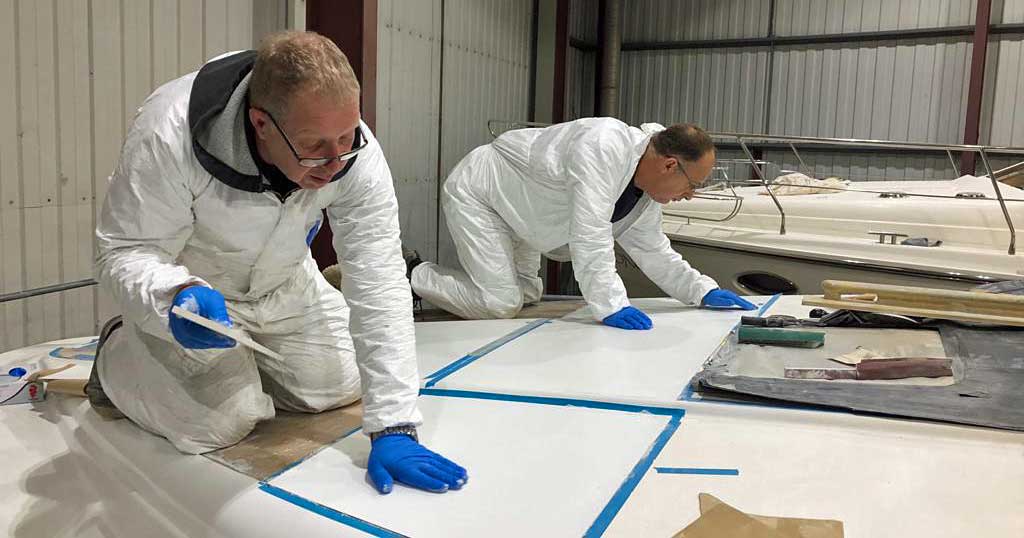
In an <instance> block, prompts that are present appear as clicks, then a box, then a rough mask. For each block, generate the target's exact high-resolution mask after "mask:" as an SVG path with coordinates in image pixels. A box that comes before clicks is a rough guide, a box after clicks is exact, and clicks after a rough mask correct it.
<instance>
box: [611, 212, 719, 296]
mask: <svg viewBox="0 0 1024 538" xmlns="http://www.w3.org/2000/svg"><path fill="white" fill-rule="evenodd" d="M618 242H619V244H620V245H622V248H623V249H625V251H626V253H627V254H629V256H630V257H631V258H633V261H635V262H636V264H637V265H638V266H640V270H641V271H643V273H644V274H645V275H647V277H648V278H650V279H651V281H652V282H654V283H655V284H657V285H658V287H659V288H661V290H662V291H664V292H665V293H667V294H669V295H670V296H671V297H674V298H675V299H677V300H679V301H681V302H683V303H686V304H698V303H700V300H701V299H703V298H704V295H706V294H707V293H708V292H709V291H711V290H713V289H715V288H717V287H718V284H717V283H715V281H714V280H713V279H712V278H711V277H708V276H706V275H702V274H701V273H700V272H699V271H697V270H696V269H694V268H692V267H690V264H689V263H687V262H686V260H684V259H683V257H682V256H680V255H679V253H678V252H676V251H675V250H672V246H671V244H670V243H669V240H668V237H665V233H664V232H663V231H662V229H661V204H657V203H651V204H649V205H648V207H647V208H646V209H645V210H644V212H643V213H641V214H640V216H639V218H637V220H636V222H634V223H633V225H632V226H630V227H629V229H628V230H626V232H625V233H623V234H621V235H620V236H619V237H618Z"/></svg>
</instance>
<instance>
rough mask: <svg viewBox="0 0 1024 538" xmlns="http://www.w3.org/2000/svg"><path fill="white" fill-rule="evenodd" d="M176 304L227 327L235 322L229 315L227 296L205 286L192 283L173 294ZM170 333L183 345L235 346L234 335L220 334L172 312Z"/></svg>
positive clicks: (191, 346)
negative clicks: (225, 298)
mask: <svg viewBox="0 0 1024 538" xmlns="http://www.w3.org/2000/svg"><path fill="white" fill-rule="evenodd" d="M174 306H180V307H182V308H184V309H185V310H188V311H189V312H194V313H196V314H199V315H200V316H203V317H204V318H207V319H212V320H213V321H216V322H217V323H220V324H221V325H224V326H225V327H232V326H234V324H233V323H231V317H229V316H228V309H227V306H226V305H225V304H224V296H223V295H221V294H220V292H219V291H217V290H215V289H212V288H207V287H206V286H189V287H187V288H185V289H183V290H181V291H179V292H178V294H177V295H175V296H174ZM169 317H170V324H171V334H173V335H174V339H175V340H177V341H178V343H179V344H181V345H182V347H185V348H188V349H210V348H229V347H234V346H235V339H234V338H228V337H227V336H221V335H219V334H217V333H215V332H213V331H211V330H210V329H207V328H206V327H202V326H200V325H198V324H195V323H192V322H191V321H189V320H187V319H185V318H182V317H178V316H177V315H175V314H174V313H173V312H171V313H170V316H169Z"/></svg>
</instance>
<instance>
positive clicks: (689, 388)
mask: <svg viewBox="0 0 1024 538" xmlns="http://www.w3.org/2000/svg"><path fill="white" fill-rule="evenodd" d="M779 297H782V294H781V293H776V294H775V295H772V296H771V298H769V299H768V300H767V301H765V303H764V304H763V305H761V308H759V309H758V310H757V315H758V316H763V315H764V313H765V312H767V311H768V309H769V308H771V307H772V305H773V304H775V301H778V300H779ZM739 326H740V324H739V323H737V324H736V326H735V327H733V329H734V330H735V328H736V327H739ZM694 392H695V391H694V388H693V380H692V379H691V380H690V382H689V383H687V384H686V388H684V389H683V392H681V393H680V394H679V398H677V400H683V401H687V402H693V401H697V400H696V399H695V398H694V397H693V393H694Z"/></svg>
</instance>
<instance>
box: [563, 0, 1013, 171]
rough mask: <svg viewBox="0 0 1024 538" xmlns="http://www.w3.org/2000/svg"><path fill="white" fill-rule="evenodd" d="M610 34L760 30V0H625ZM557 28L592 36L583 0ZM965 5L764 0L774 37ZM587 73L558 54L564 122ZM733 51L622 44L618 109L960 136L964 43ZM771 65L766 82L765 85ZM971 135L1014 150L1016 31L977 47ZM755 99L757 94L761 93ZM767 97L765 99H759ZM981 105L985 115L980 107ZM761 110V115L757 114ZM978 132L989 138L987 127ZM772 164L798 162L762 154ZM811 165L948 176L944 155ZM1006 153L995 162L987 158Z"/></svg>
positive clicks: (768, 125)
mask: <svg viewBox="0 0 1024 538" xmlns="http://www.w3.org/2000/svg"><path fill="white" fill-rule="evenodd" d="M625 6H626V7H625V21H624V28H623V41H624V42H640V41H681V40H706V39H723V38H742V37H764V36H767V35H768V20H769V16H768V12H769V6H770V2H769V0H728V1H716V0H699V1H688V2H676V1H672V0H631V1H629V2H627V3H626V5H625ZM572 8H573V10H574V11H570V18H571V21H572V22H571V23H570V35H571V36H572V37H575V38H577V39H582V40H583V41H586V42H590V43H595V42H596V30H597V22H596V12H597V9H598V7H597V2H596V1H595V0H574V2H573V4H572ZM976 8H977V2H976V0H969V1H961V0H777V1H776V6H775V10H776V12H775V15H774V21H775V27H774V33H775V34H776V35H780V36H787V35H818V34H837V33H851V32H869V31H878V30H899V29H914V28H937V27H949V26H968V25H973V24H974V14H975V12H976ZM1021 21H1024V0H1005V1H1004V2H996V6H995V8H994V12H993V15H992V22H993V23H1000V22H1007V23H1010V22H1021ZM595 54H596V53H593V52H582V51H580V50H577V49H573V50H571V51H570V58H573V57H584V58H586V59H587V62H579V63H580V64H583V65H587V66H589V71H587V70H585V69H583V68H580V67H579V65H578V64H573V63H572V62H570V70H569V73H568V78H569V80H570V85H571V86H572V90H571V91H572V93H571V94H570V99H569V101H570V102H573V103H578V105H577V108H578V109H582V110H577V109H574V110H573V111H574V112H575V114H574V116H573V117H582V116H588V115H592V114H593V92H594V90H593V77H594V73H593V69H594V68H593V63H594V62H595ZM768 54H769V52H768V50H767V48H763V47H762V48H743V49H723V48H713V49H689V50H674V51H623V53H622V74H621V84H622V89H621V93H620V99H621V102H620V110H621V117H622V119H623V120H624V121H626V122H628V123H632V124H639V123H643V122H645V121H658V122H662V123H665V124H669V123H675V122H683V121H686V122H695V123H698V124H701V125H703V126H705V127H706V128H708V129H710V130H716V131H747V132H768V133H772V134H792V135H807V136H823V137H844V138H874V139H888V140H910V141H922V142H940V143H942V142H945V143H960V142H961V141H962V140H963V132H964V118H965V112H966V106H967V94H968V86H969V82H970V62H971V54H972V45H971V42H970V41H969V40H966V39H964V38H929V39H920V40H915V41H909V42H908V41H901V42H899V43H896V42H893V41H877V42H864V43H850V44H835V45H820V44H819V45H800V46H795V45H790V46H778V47H777V48H776V49H775V50H774V51H772V52H771V54H772V57H771V58H770V59H769V57H768ZM769 65H770V66H771V73H770V79H771V87H770V88H769V89H768V90H767V91H766V88H765V80H766V75H769V73H767V72H766V70H767V69H768V68H769ZM987 66H988V75H987V79H986V103H987V106H986V107H985V108H984V111H983V118H982V128H981V138H982V143H987V142H989V141H991V143H993V144H1003V145H1018V146H1020V145H1024V104H1020V103H1022V102H1024V44H1022V36H1020V35H1015V36H1009V35H1008V36H1000V37H993V38H992V42H991V43H990V47H989V58H988V64H987ZM766 101H767V102H766ZM766 105H767V106H766ZM993 109H995V110H998V111H999V112H998V113H993ZM766 110H767V117H765V116H766V113H765V111H766ZM990 132H991V136H989V133H990ZM765 157H766V158H767V159H769V160H776V161H778V163H779V165H780V166H779V167H777V168H782V169H796V168H797V165H798V164H799V163H798V162H797V160H796V158H795V157H793V156H792V154H791V153H788V152H778V151H769V152H766V154H765ZM804 160H805V162H806V164H807V165H808V166H809V167H811V168H813V169H814V170H815V171H816V172H817V173H818V174H824V175H841V176H844V177H850V178H851V179H875V178H879V177H881V176H891V177H898V178H904V177H905V178H915V177H919V178H934V177H952V176H953V169H952V166H951V165H950V164H949V160H948V159H947V158H945V157H942V156H938V157H907V156H899V155H872V156H870V157H869V156H865V155H858V156H851V155H841V154H827V153H813V154H807V155H805V156H804ZM1008 162H1009V160H1007V159H996V163H994V164H996V165H1001V164H1006V163H1008ZM746 175H749V168H748V171H746Z"/></svg>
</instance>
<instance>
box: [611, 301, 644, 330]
mask: <svg viewBox="0 0 1024 538" xmlns="http://www.w3.org/2000/svg"><path fill="white" fill-rule="evenodd" d="M602 323H604V324H605V325H608V326H609V327H618V328H620V329H626V330H631V331H635V330H639V331H646V330H647V329H650V328H651V327H653V326H654V324H653V323H651V318H649V317H647V314H644V313H643V312H641V311H640V310H639V309H637V308H633V307H632V306H627V307H625V308H623V309H622V310H619V311H618V312H616V313H614V314H612V315H610V316H608V317H606V318H604V320H603V321H602Z"/></svg>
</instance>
